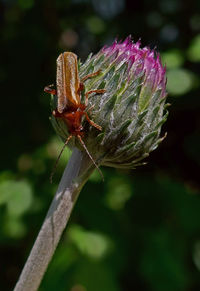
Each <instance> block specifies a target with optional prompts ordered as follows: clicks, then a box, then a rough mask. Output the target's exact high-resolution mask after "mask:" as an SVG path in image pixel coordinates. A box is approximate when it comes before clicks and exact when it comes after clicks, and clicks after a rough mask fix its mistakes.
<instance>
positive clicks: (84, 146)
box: [77, 134, 104, 181]
mask: <svg viewBox="0 0 200 291" xmlns="http://www.w3.org/2000/svg"><path fill="white" fill-rule="evenodd" d="M77 136H78V138H79V141H80V143H81V145H82V146H83V148H84V149H85V151H86V153H87V154H88V156H89V158H90V159H91V160H92V162H93V164H94V165H95V167H96V168H97V170H98V171H99V174H100V175H101V178H102V180H103V181H104V176H103V174H102V172H101V170H100V169H99V167H98V166H97V164H96V163H95V161H94V159H93V157H92V156H91V154H90V153H89V151H88V149H87V147H86V145H85V143H84V142H83V140H82V138H81V136H80V135H79V134H78V135H77Z"/></svg>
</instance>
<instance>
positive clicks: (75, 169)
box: [14, 149, 94, 291]
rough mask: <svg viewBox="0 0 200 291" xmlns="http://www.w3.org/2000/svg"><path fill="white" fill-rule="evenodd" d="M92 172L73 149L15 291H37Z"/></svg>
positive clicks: (86, 159)
mask: <svg viewBox="0 0 200 291" xmlns="http://www.w3.org/2000/svg"><path fill="white" fill-rule="evenodd" d="M93 170H94V165H93V163H92V162H91V160H90V158H89V157H88V155H87V154H86V153H84V152H81V151H79V150H78V149H75V150H74V151H73V153H72V156H71V158H70V160H69V163H68V165H67V167H66V169H65V171H64V173H63V176H62V179H61V181H60V184H59V186H58V190H57V193H56V195H55V197H54V199H53V201H52V203H51V206H50V208H49V211H48V213H47V216H46V218H45V220H44V223H43V225H42V227H41V230H40V232H39V234H38V236H37V239H36V241H35V243H34V246H33V248H32V250H31V253H30V255H29V257H28V259H27V262H26V264H25V266H24V269H23V271H22V273H21V276H20V278H19V280H18V282H17V284H16V286H15V289H14V291H35V290H37V289H38V287H39V285H40V282H41V280H42V278H43V276H44V273H45V271H46V269H47V267H48V264H49V262H50V260H51V258H52V256H53V254H54V251H55V249H56V247H57V245H58V242H59V240H60V238H61V235H62V232H63V230H64V229H65V227H66V224H67V222H68V220H69V217H70V215H71V212H72V209H73V207H74V205H75V203H76V200H77V198H78V195H79V193H80V191H81V189H82V187H83V185H84V184H85V182H86V181H87V179H88V178H89V176H90V174H91V173H92V171H93Z"/></svg>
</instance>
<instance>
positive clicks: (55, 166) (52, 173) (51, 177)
mask: <svg viewBox="0 0 200 291" xmlns="http://www.w3.org/2000/svg"><path fill="white" fill-rule="evenodd" d="M71 138H72V135H70V136H69V137H68V138H67V139H66V141H65V143H64V145H63V147H62V149H61V151H60V153H59V156H58V157H57V160H56V162H55V164H54V166H53V169H52V172H51V175H50V183H51V184H52V181H53V176H54V174H55V171H56V169H57V166H58V162H59V160H60V157H61V155H62V153H63V151H64V149H65V147H66V145H67V144H68V142H69V141H70V139H71Z"/></svg>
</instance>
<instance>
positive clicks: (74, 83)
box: [44, 52, 106, 181]
mask: <svg viewBox="0 0 200 291" xmlns="http://www.w3.org/2000/svg"><path fill="white" fill-rule="evenodd" d="M99 73H100V71H97V72H94V73H91V74H89V75H86V76H85V77H83V78H82V79H81V80H80V78H79V72H78V64H77V56H76V55H75V54H74V53H72V52H64V53H62V54H60V55H59V57H58V59H57V75H56V87H57V88H56V89H53V88H52V85H50V86H46V87H45V88H44V91H45V92H46V93H50V94H53V95H57V97H58V105H57V109H56V110H54V111H53V112H52V114H53V116H54V117H55V118H61V119H62V120H63V121H64V122H65V123H66V126H67V128H68V132H69V134H70V135H69V137H68V138H67V139H66V141H65V143H64V146H63V148H62V150H61V152H60V154H59V156H58V158H57V161H56V164H55V166H54V169H53V172H52V174H51V177H50V180H51V181H52V177H53V174H54V172H55V169H56V167H57V163H58V161H59V159H60V156H61V155H62V152H63V150H64V148H65V146H66V145H67V143H68V142H69V141H70V139H71V138H72V137H73V136H76V137H77V138H78V139H79V141H80V143H81V145H82V146H83V148H84V149H85V151H86V152H87V154H88V156H89V157H90V159H91V160H92V162H93V163H94V165H95V166H96V167H97V169H98V170H99V171H100V169H99V168H98V166H97V164H96V163H95V161H94V159H93V158H92V156H91V154H90V153H89V151H88V149H87V147H86V145H85V143H84V142H83V139H82V138H83V137H84V128H83V126H82V122H83V117H85V118H86V120H87V121H88V122H89V124H90V125H92V126H93V127H95V128H97V129H98V130H100V131H101V130H102V128H101V126H100V125H98V124H96V123H94V122H93V121H92V120H91V119H90V118H89V116H88V114H87V112H86V111H85V110H86V108H87V105H88V97H89V95H90V94H92V93H97V94H103V93H105V91H106V90H104V89H96V90H90V91H88V92H86V93H85V101H84V103H81V91H82V90H83V89H84V84H83V82H84V81H86V80H87V79H88V78H92V77H95V76H97V75H98V74H99ZM100 173H101V171H100ZM101 175H102V173H101Z"/></svg>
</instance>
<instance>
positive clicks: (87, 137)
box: [14, 37, 167, 291]
mask: <svg viewBox="0 0 200 291" xmlns="http://www.w3.org/2000/svg"><path fill="white" fill-rule="evenodd" d="M68 56H70V60H69V59H68V61H67V57H68ZM59 58H61V59H62V60H60V59H59V63H58V70H57V71H58V73H59V74H57V91H56V90H55V89H52V88H51V87H50V86H49V87H46V90H45V91H47V92H49V93H52V94H53V95H52V105H53V115H52V123H53V126H54V127H55V129H56V132H57V133H58V134H59V136H60V137H61V138H62V139H63V141H64V142H65V144H66V142H69V146H70V147H71V148H74V149H73V152H72V156H71V158H70V160H69V162H68V165H67V167H66V169H65V171H64V173H63V176H62V179H61V181H60V184H59V187H58V190H57V193H56V195H55V197H54V198H53V201H52V203H51V206H50V208H49V211H48V213H47V216H46V218H45V220H44V223H43V225H42V227H41V230H40V232H39V234H38V237H37V239H36V241H35V244H34V246H33V248H32V251H31V253H30V255H29V257H28V260H27V262H26V264H25V266H24V269H23V271H22V273H21V276H20V278H19V281H18V282H17V285H16V287H15V289H14V291H21V290H29V291H36V290H38V287H39V285H40V282H41V280H42V278H43V275H44V273H45V271H46V268H47V266H48V264H49V262H50V260H51V258H52V256H53V253H54V251H55V249H56V247H57V245H58V242H59V240H60V237H61V234H62V232H63V230H64V229H65V227H66V224H67V222H68V219H69V217H70V214H71V212H72V209H73V207H74V204H75V202H76V200H77V198H78V195H79V193H80V191H81V189H82V187H83V185H84V184H85V183H86V181H87V180H88V178H89V176H90V174H91V173H92V171H93V170H94V169H95V166H96V165H106V166H112V167H118V168H125V169H127V168H134V167H135V166H137V165H138V164H140V161H141V160H142V159H144V158H145V157H147V156H148V155H149V153H150V152H151V151H153V150H154V149H155V148H156V147H157V146H158V144H159V143H160V142H161V141H162V139H163V138H160V137H159V136H160V131H161V126H162V124H163V123H164V122H165V120H166V118H167V113H164V114H163V112H164V110H165V107H166V105H165V100H166V95H167V94H166V76H165V68H163V66H162V64H161V61H160V57H159V54H156V53H155V52H154V51H151V50H150V49H149V48H147V47H145V48H140V42H139V41H138V42H137V43H135V44H134V43H133V42H132V41H131V38H130V37H128V38H127V39H126V40H125V41H124V42H117V41H115V42H114V43H113V44H112V45H111V46H109V47H107V46H106V47H103V48H102V49H101V50H100V52H99V53H97V54H96V55H93V56H92V55H90V56H89V57H88V59H87V60H86V62H85V63H83V64H81V63H80V64H79V70H77V62H76V59H77V58H76V56H75V55H74V54H73V55H72V54H70V55H69V54H65V55H64V56H63V55H61V56H60V57H59ZM66 64H68V65H70V64H71V66H70V68H68V69H67V72H66V70H65V69H66V68H67V66H66ZM88 75H89V77H88ZM66 76H69V77H70V78H71V79H70V80H67V81H66V79H67V78H66ZM86 76H87V79H86ZM91 76H92V78H90V77H91ZM79 78H80V80H81V79H83V80H84V81H85V82H84V90H82V89H83V86H82V84H81V83H80V81H79ZM72 84H73V86H72ZM79 85H80V86H79ZM77 88H78V90H77ZM80 88H81V90H79V89H80ZM58 91H59V92H58ZM80 91H81V92H80ZM91 91H92V92H93V93H92V92H91ZM67 92H68V93H69V96H66V95H67V94H65V93H67ZM89 92H90V93H92V94H90V95H89V99H88V104H87V100H86V99H87V98H86V97H87V95H88V93H89ZM57 93H59V94H57ZM58 95H59V99H58V98H57V96H58ZM70 102H71V103H70ZM91 157H92V158H91Z"/></svg>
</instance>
